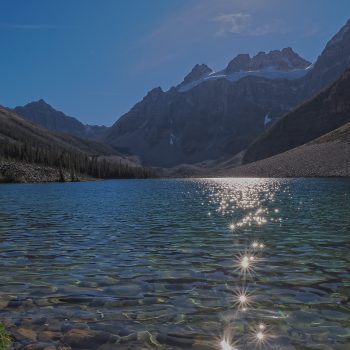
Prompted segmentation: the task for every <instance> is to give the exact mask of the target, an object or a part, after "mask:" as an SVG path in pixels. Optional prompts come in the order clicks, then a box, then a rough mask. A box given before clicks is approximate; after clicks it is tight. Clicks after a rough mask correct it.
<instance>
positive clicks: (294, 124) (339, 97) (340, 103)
mask: <svg viewBox="0 0 350 350" xmlns="http://www.w3.org/2000/svg"><path fill="white" fill-rule="evenodd" d="M347 122H350V69H348V70H347V71H346V72H345V73H344V74H343V75H342V76H341V78H339V79H338V80H337V81H336V82H335V83H334V84H333V85H332V86H330V87H329V88H328V89H326V90H324V91H322V92H321V93H320V94H319V95H317V96H316V97H315V98H313V99H312V100H310V101H308V102H306V103H305V104H303V105H302V106H300V107H299V108H297V109H296V110H295V111H293V112H291V113H289V114H287V115H286V116H284V117H283V118H282V119H280V120H279V121H277V122H276V123H275V124H274V125H273V126H272V127H271V128H270V129H268V130H267V131H266V132H265V133H264V134H262V135H261V136H260V137H259V138H258V139H257V140H256V141H255V142H254V143H253V144H252V145H251V146H250V147H249V148H248V150H247V152H246V154H245V156H244V158H243V162H244V163H249V162H253V161H256V160H259V159H264V158H268V157H271V156H273V155H276V154H278V153H282V152H285V151H287V150H290V149H292V148H295V147H298V146H300V145H303V144H305V143H307V142H309V141H311V140H313V139H315V138H317V137H320V136H322V135H324V134H326V133H328V132H330V131H332V130H335V129H336V128H338V127H340V126H342V125H344V124H346V123H347Z"/></svg>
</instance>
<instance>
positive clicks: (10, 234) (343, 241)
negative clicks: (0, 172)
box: [0, 178, 350, 350]
mask: <svg viewBox="0 0 350 350" xmlns="http://www.w3.org/2000/svg"><path fill="white" fill-rule="evenodd" d="M0 262H1V264H0V276H1V278H0V323H2V324H4V325H5V327H6V329H7V331H8V332H9V333H10V335H11V338H12V347H11V349H31V350H34V349H46V350H49V349H51V350H52V349H61V350H67V349H73V350H74V349H98V350H112V349H169V350H171V349H174V350H175V349H208V350H209V349H219V350H236V349H238V350H248V349H249V350H251V349H255V348H257V349H280V350H309V349H310V350H311V349H312V350H348V349H350V301H349V298H350V180H349V179H337V178H333V179H332V178H329V179H321V178H320V179H229V178H222V179H186V180H161V179H157V180H115V181H98V182H85V183H65V184H58V183H56V184H6V185H5V184H4V185H0Z"/></svg>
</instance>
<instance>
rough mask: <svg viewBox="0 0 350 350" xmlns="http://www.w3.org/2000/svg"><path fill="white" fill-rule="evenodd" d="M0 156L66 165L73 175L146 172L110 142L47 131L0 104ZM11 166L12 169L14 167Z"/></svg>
mask: <svg viewBox="0 0 350 350" xmlns="http://www.w3.org/2000/svg"><path fill="white" fill-rule="evenodd" d="M0 158H1V159H2V164H3V160H8V161H9V162H10V164H12V163H14V162H15V161H18V162H20V163H21V164H22V163H28V164H37V165H41V166H46V167H54V168H60V169H66V170H68V171H69V172H70V173H71V174H72V176H73V175H74V178H75V174H87V175H89V176H92V177H96V178H109V177H113V178H114V177H144V176H148V174H149V172H148V171H146V170H145V169H142V168H141V167H139V166H137V164H136V163H134V162H133V161H132V160H130V159H129V158H128V157H125V156H124V155H122V154H120V153H119V152H117V151H115V150H114V149H113V148H111V147H109V146H106V145H103V144H99V143H97V142H94V141H90V140H84V139H80V138H76V137H73V136H70V135H66V134H61V133H53V132H50V131H48V130H46V129H44V128H42V127H40V126H38V125H35V124H33V123H32V122H29V121H27V120H25V119H23V118H22V117H20V116H18V115H16V114H15V113H14V112H12V111H10V110H8V109H6V108H2V107H0ZM21 168H23V164H22V165H21ZM10 169H13V171H15V170H16V167H11V168H10ZM21 173H23V171H21ZM10 175H11V174H10Z"/></svg>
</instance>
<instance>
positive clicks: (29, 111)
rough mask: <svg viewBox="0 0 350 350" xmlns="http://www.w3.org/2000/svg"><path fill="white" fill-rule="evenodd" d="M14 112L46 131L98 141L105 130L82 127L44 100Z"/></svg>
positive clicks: (99, 127)
mask: <svg viewBox="0 0 350 350" xmlns="http://www.w3.org/2000/svg"><path fill="white" fill-rule="evenodd" d="M14 112H15V113H16V114H18V115H20V116H21V117H23V118H25V119H28V120H30V121H32V122H33V123H35V124H38V125H40V126H42V127H44V128H46V129H48V130H51V131H57V132H63V133H67V134H70V135H74V136H78V137H84V138H89V139H93V140H99V139H101V138H102V137H103V134H104V132H105V131H106V130H107V128H106V127H105V126H96V125H84V124H82V123H81V122H80V121H79V120H77V119H76V118H73V117H69V116H67V115H65V114H64V113H63V112H60V111H57V110H56V109H54V108H53V107H52V106H50V105H49V104H48V103H46V102H45V101H44V100H42V99H41V100H39V101H36V102H31V103H28V104H26V105H25V106H18V107H16V108H14Z"/></svg>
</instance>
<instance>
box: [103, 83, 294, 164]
mask: <svg viewBox="0 0 350 350" xmlns="http://www.w3.org/2000/svg"><path fill="white" fill-rule="evenodd" d="M292 86H293V84H290V83H288V81H287V80H281V79H278V80H277V79H276V80H268V79H264V78H253V77H247V78H245V79H241V80H240V81H238V82H237V83H234V84H232V83H231V82H229V81H227V80H226V79H219V80H216V81H213V82H206V83H203V84H200V85H199V86H198V87H196V88H194V89H191V90H190V91H188V92H186V93H181V92H179V91H177V90H176V89H172V90H170V91H169V92H163V91H162V90H161V89H159V88H158V89H155V90H152V91H151V92H150V93H149V94H148V95H147V96H146V97H145V98H144V99H143V100H142V101H141V102H139V103H138V104H136V105H135V106H134V107H133V108H132V109H131V110H130V112H128V113H127V114H125V115H124V116H123V117H122V118H121V119H120V120H118V121H117V122H116V123H115V124H114V125H113V127H112V128H111V129H110V130H109V133H108V138H107V142H108V143H110V144H112V145H113V146H115V147H117V148H118V149H120V150H121V151H127V152H129V153H132V154H137V155H139V156H140V158H141V159H142V161H143V162H144V164H147V165H157V166H173V165H176V164H181V163H196V162H200V161H203V160H206V159H218V158H221V157H227V156H229V155H232V154H235V153H238V152H240V151H241V150H242V149H244V148H245V147H247V146H248V145H249V144H250V142H251V141H252V140H253V139H254V138H256V137H257V136H258V135H259V134H260V133H261V132H262V131H263V130H264V128H265V120H266V118H265V117H266V115H267V114H268V113H270V115H271V116H273V117H275V118H277V117H280V116H282V115H283V114H284V113H285V112H286V111H288V110H289V109H290V108H291V107H292V106H295V105H296V104H297V103H298V101H299V99H298V96H297V95H296V93H295V92H294V91H293V89H292Z"/></svg>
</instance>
